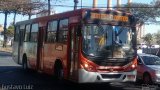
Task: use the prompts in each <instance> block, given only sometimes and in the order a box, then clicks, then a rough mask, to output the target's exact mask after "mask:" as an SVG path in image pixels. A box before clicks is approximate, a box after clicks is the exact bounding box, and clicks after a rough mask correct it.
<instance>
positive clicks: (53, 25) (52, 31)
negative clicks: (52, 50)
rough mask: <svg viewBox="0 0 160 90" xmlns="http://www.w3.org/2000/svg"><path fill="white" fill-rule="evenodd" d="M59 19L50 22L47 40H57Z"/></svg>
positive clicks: (52, 41)
mask: <svg viewBox="0 0 160 90" xmlns="http://www.w3.org/2000/svg"><path fill="white" fill-rule="evenodd" d="M57 25H58V21H52V22H49V23H48V28H47V29H48V30H47V42H49V43H54V42H56V32H57Z"/></svg>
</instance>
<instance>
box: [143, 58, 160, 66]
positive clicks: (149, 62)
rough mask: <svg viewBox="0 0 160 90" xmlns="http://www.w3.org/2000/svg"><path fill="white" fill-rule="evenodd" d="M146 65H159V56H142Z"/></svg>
mask: <svg viewBox="0 0 160 90" xmlns="http://www.w3.org/2000/svg"><path fill="white" fill-rule="evenodd" d="M142 59H143V61H144V63H145V64H146V65H160V58H159V57H157V56H142Z"/></svg>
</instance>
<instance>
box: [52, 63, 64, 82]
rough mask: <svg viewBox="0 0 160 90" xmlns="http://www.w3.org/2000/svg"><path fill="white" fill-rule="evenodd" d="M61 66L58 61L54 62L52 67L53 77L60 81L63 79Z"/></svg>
mask: <svg viewBox="0 0 160 90" xmlns="http://www.w3.org/2000/svg"><path fill="white" fill-rule="evenodd" d="M63 73H64V71H63V66H62V64H61V63H60V62H56V63H55V67H54V76H55V79H56V80H57V81H62V80H63V76H64V75H63Z"/></svg>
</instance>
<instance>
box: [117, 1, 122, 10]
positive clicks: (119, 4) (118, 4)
mask: <svg viewBox="0 0 160 90" xmlns="http://www.w3.org/2000/svg"><path fill="white" fill-rule="evenodd" d="M117 10H121V0H117Z"/></svg>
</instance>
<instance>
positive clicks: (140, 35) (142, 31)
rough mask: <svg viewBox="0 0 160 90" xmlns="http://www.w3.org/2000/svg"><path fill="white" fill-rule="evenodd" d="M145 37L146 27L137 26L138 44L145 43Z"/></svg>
mask: <svg viewBox="0 0 160 90" xmlns="http://www.w3.org/2000/svg"><path fill="white" fill-rule="evenodd" d="M144 35H145V25H141V26H139V25H138V26H137V43H139V44H140V43H143V39H142V38H143V37H144Z"/></svg>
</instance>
